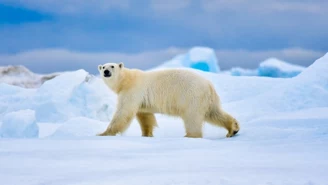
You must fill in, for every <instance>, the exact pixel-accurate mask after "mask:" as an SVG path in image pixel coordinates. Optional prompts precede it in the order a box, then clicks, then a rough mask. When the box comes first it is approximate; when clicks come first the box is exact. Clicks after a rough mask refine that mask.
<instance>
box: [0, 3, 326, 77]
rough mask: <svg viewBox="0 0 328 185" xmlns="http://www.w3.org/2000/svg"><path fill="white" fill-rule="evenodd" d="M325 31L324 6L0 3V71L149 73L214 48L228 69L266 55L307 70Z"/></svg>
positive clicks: (318, 51)
mask: <svg viewBox="0 0 328 185" xmlns="http://www.w3.org/2000/svg"><path fill="white" fill-rule="evenodd" d="M327 33H328V3H327V1H323V0H314V1H305V0H286V1H281V0H252V1H246V0H180V1H175V0H165V1H164V0H138V1H136V0H134V1H133V0H111V1H110V0H98V1H89V0H61V1H54V0H0V40H1V45H0V65H10V64H11V65H15V64H23V65H26V66H27V67H29V68H31V69H32V70H33V71H36V72H42V73H43V72H44V73H47V72H53V71H61V70H74V69H78V68H84V69H86V70H88V71H90V72H95V71H96V67H94V66H97V65H98V64H99V63H104V62H108V61H123V62H124V63H126V65H127V66H130V67H138V68H141V69H147V68H149V67H153V66H156V65H158V64H160V63H161V62H164V61H165V60H168V59H170V58H171V57H173V56H174V55H176V54H178V53H181V52H185V51H186V50H188V49H190V48H191V47H193V46H207V47H211V48H213V49H215V50H216V53H217V57H218V60H219V63H220V66H221V68H223V69H227V68H230V67H233V66H241V67H248V68H254V67H256V66H257V65H258V63H259V62H261V61H262V60H264V59H266V58H268V57H277V58H280V59H283V60H286V61H288V62H291V63H296V64H300V65H305V66H307V65H309V64H311V63H312V62H313V61H314V60H315V59H317V58H318V57H320V56H322V55H323V54H324V53H325V52H327V51H328V34H327Z"/></svg>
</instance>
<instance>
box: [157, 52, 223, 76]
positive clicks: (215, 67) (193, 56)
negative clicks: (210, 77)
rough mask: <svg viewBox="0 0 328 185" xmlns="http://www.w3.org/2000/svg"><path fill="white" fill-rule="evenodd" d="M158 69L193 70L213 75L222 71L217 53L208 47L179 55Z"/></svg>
mask: <svg viewBox="0 0 328 185" xmlns="http://www.w3.org/2000/svg"><path fill="white" fill-rule="evenodd" d="M157 68H192V69H197V70H201V71H208V72H213V73H218V72H219V71H220V67H219V64H218V61H217V58H216V54H215V51H214V50H213V49H211V48H207V47H193V48H191V49H190V50H189V51H188V52H187V53H185V54H181V55H178V56H176V57H174V58H173V59H171V60H169V61H166V62H164V63H163V64H162V65H160V66H158V67H157Z"/></svg>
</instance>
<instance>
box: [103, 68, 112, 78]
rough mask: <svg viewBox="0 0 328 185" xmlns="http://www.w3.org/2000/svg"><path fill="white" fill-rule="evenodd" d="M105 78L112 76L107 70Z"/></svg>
mask: <svg viewBox="0 0 328 185" xmlns="http://www.w3.org/2000/svg"><path fill="white" fill-rule="evenodd" d="M104 76H105V77H110V76H111V74H110V72H109V71H108V69H106V70H105V71H104Z"/></svg>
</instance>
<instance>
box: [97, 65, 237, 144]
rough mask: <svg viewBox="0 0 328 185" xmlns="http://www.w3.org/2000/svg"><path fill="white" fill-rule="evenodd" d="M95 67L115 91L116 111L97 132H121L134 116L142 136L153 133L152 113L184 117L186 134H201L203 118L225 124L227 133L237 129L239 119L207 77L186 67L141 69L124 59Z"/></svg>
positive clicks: (217, 124)
mask: <svg viewBox="0 0 328 185" xmlns="http://www.w3.org/2000/svg"><path fill="white" fill-rule="evenodd" d="M98 70H99V73H100V76H101V78H102V79H103V81H104V83H105V84H106V85H107V86H108V87H109V89H111V90H112V91H114V92H115V93H116V94H117V98H118V103H117V107H116V112H115V113H114V115H113V118H112V120H111V122H110V124H109V125H108V127H107V129H106V130H105V131H104V132H103V133H100V134H98V136H114V135H116V134H118V133H123V132H124V131H125V130H126V129H127V128H128V127H129V125H130V123H131V121H132V120H133V118H135V117H136V118H137V120H138V122H139V124H140V127H141V131H142V136H145V137H152V136H153V130H154V128H155V127H156V126H157V122H156V118H155V115H154V114H155V113H160V114H165V115H170V116H178V117H181V118H182V119H183V122H184V126H185V132H186V135H185V137H190V138H202V137H203V133H202V126H203V123H204V122H208V123H210V124H213V125H216V126H220V127H223V128H225V129H226V130H227V131H228V133H227V135H226V137H232V136H234V135H235V134H236V133H237V132H238V131H239V123H238V122H237V120H236V119H235V118H234V117H232V116H231V115H230V114H228V113H227V112H225V111H223V110H222V108H221V105H220V98H219V96H218V95H217V93H216V91H215V89H214V87H213V85H212V84H211V82H210V81H208V80H207V79H205V78H203V77H202V76H200V75H198V74H196V73H195V72H192V71H190V70H186V69H164V70H156V71H142V70H139V69H129V68H126V67H124V64H123V63H106V64H104V65H99V66H98Z"/></svg>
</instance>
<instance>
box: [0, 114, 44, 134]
mask: <svg viewBox="0 0 328 185" xmlns="http://www.w3.org/2000/svg"><path fill="white" fill-rule="evenodd" d="M38 136H39V127H38V125H37V124H36V122H35V112H34V111H33V110H20V111H17V112H11V113H8V114H6V115H5V116H4V117H3V120H2V124H1V126H0V137H3V138H7V137H8V138H11V137H13V138H34V137H38Z"/></svg>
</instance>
